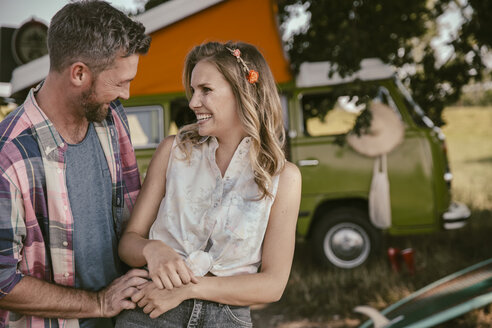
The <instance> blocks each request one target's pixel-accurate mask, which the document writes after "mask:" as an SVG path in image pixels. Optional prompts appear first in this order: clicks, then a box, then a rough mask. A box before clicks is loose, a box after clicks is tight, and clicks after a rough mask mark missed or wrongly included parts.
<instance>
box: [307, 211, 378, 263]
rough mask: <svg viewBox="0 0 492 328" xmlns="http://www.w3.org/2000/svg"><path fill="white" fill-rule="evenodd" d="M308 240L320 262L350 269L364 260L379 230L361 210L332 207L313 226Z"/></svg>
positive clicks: (376, 241) (371, 249)
mask: <svg viewBox="0 0 492 328" xmlns="http://www.w3.org/2000/svg"><path fill="white" fill-rule="evenodd" d="M312 242H313V246H314V252H315V255H316V257H317V258H318V260H319V261H320V262H321V263H322V264H323V265H324V266H335V267H338V268H343V269H352V268H355V267H358V266H360V265H362V264H364V263H365V262H366V261H367V259H368V258H369V257H370V256H371V255H372V254H373V253H374V251H375V250H376V249H377V248H378V246H379V242H380V233H379V231H378V230H377V229H376V228H375V227H374V226H372V225H371V223H370V221H369V218H368V215H367V213H366V212H365V211H363V210H361V209H358V208H348V207H344V208H336V209H334V210H331V211H329V212H327V213H326V214H325V215H324V216H323V218H321V220H320V221H319V222H318V223H317V224H316V226H314V230H313V235H312Z"/></svg>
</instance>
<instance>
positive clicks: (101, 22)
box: [48, 0, 150, 75]
mask: <svg viewBox="0 0 492 328" xmlns="http://www.w3.org/2000/svg"><path fill="white" fill-rule="evenodd" d="M149 47H150V36H148V35H145V27H144V26H143V25H142V23H140V22H136V21H134V20H132V19H131V18H129V17H128V16H127V15H126V14H124V13H122V12H121V11H119V10H118V9H116V8H113V7H112V6H111V5H110V4H109V3H107V2H104V1H96V0H85V1H78V2H72V3H69V4H67V5H65V6H64V7H63V8H62V9H60V11H58V12H57V13H56V14H55V16H53V18H52V20H51V23H50V27H49V29H48V52H49V56H50V69H51V70H54V71H58V72H61V71H62V70H63V69H65V68H66V67H68V66H70V65H72V64H73V63H75V62H77V61H82V62H84V63H85V64H86V65H87V66H89V68H90V69H91V70H92V71H93V72H94V73H95V74H96V75H97V74H99V73H100V72H101V71H103V70H105V69H106V68H108V67H110V66H111V65H112V64H113V62H114V60H115V59H116V56H119V55H121V56H123V57H128V56H131V55H133V54H139V55H142V54H145V53H147V51H148V49H149Z"/></svg>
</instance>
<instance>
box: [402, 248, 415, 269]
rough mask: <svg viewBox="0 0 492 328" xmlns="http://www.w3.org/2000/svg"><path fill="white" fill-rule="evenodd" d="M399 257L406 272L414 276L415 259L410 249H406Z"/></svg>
mask: <svg viewBox="0 0 492 328" xmlns="http://www.w3.org/2000/svg"><path fill="white" fill-rule="evenodd" d="M400 254H401V256H402V257H403V261H405V264H406V266H407V269H408V272H409V273H410V274H411V275H414V274H415V259H414V251H413V249H412V248H406V249H404V250H402V251H401V253H400Z"/></svg>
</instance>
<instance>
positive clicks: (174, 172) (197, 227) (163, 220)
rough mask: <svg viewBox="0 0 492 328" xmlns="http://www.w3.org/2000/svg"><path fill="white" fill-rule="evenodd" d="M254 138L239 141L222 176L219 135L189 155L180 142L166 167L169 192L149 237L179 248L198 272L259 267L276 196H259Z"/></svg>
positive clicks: (245, 270) (230, 271)
mask: <svg viewBox="0 0 492 328" xmlns="http://www.w3.org/2000/svg"><path fill="white" fill-rule="evenodd" d="M250 145H251V138H249V137H246V138H244V139H243V140H242V141H241V143H240V144H239V146H238V147H237V149H236V151H235V153H234V155H233V157H232V159H231V162H230V164H229V167H228V168H227V170H226V172H225V174H224V176H222V175H221V172H220V169H219V167H218V166H217V164H216V161H215V151H216V150H217V148H218V146H219V145H218V142H217V139H216V138H214V137H206V138H203V139H202V140H201V142H200V143H199V144H198V145H195V146H193V150H192V154H191V157H190V160H189V161H188V160H184V159H183V158H184V154H183V153H182V151H181V150H180V149H179V147H177V146H176V139H175V141H174V145H173V148H172V151H171V156H170V159H169V164H168V168H167V172H166V195H165V196H164V198H163V199H162V201H161V204H160V208H159V212H158V214H157V218H156V220H155V222H154V224H153V225H152V227H151V229H150V234H149V238H150V239H158V240H162V241H163V242H165V243H166V244H167V245H169V246H171V247H173V248H174V249H175V250H176V251H177V252H178V253H179V254H181V255H182V256H183V257H184V258H185V259H186V262H187V264H188V266H189V267H190V269H191V270H192V271H193V273H194V274H195V275H197V276H203V275H205V274H207V273H208V272H211V273H213V274H214V275H216V276H231V275H237V274H243V273H256V272H257V271H258V267H259V266H260V263H261V247H262V243H263V238H264V235H265V231H266V227H267V224H268V218H269V216H270V210H271V207H272V204H273V201H274V197H275V195H276V192H277V187H278V179H279V177H278V175H276V176H274V177H273V178H272V183H273V186H271V188H270V189H271V190H270V191H271V193H272V195H273V197H268V196H267V197H265V198H263V199H261V200H257V199H259V195H260V191H259V188H258V186H257V184H256V182H255V181H254V174H253V169H252V166H251V164H250V159H249V149H250Z"/></svg>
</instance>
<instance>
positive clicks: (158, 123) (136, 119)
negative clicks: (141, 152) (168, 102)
mask: <svg viewBox="0 0 492 328" xmlns="http://www.w3.org/2000/svg"><path fill="white" fill-rule="evenodd" d="M126 112H127V117H128V124H129V125H130V136H131V138H132V143H133V146H134V147H135V148H136V149H142V148H155V147H157V145H158V144H159V142H160V141H161V140H162V138H164V128H163V123H164V122H163V114H162V107H161V106H157V105H154V106H137V107H126Z"/></svg>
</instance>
